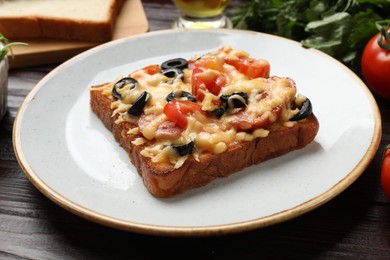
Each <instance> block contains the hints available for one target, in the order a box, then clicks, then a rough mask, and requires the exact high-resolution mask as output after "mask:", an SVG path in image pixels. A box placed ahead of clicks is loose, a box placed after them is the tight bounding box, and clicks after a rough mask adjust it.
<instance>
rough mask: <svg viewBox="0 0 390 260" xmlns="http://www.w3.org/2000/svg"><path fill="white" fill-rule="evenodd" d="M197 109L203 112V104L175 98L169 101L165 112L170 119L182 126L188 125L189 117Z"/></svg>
mask: <svg viewBox="0 0 390 260" xmlns="http://www.w3.org/2000/svg"><path fill="white" fill-rule="evenodd" d="M195 111H199V112H202V105H201V104H199V103H195V102H191V101H186V100H174V101H171V102H169V103H167V104H166V105H165V107H164V114H165V115H166V116H167V117H168V119H169V121H171V122H174V123H175V124H176V125H177V126H179V127H181V128H186V127H187V122H188V120H187V117H188V115H190V114H192V113H194V112H195Z"/></svg>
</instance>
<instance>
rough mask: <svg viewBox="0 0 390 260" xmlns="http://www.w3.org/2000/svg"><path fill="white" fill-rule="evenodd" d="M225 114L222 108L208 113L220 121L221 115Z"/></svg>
mask: <svg viewBox="0 0 390 260" xmlns="http://www.w3.org/2000/svg"><path fill="white" fill-rule="evenodd" d="M225 112H226V109H225V108H224V107H218V108H216V109H214V110H213V111H211V112H210V113H211V114H212V115H213V116H215V117H216V118H218V119H220V118H221V117H222V116H223V114H225Z"/></svg>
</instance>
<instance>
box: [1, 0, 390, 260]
mask: <svg viewBox="0 0 390 260" xmlns="http://www.w3.org/2000/svg"><path fill="white" fill-rule="evenodd" d="M239 2H240V1H233V4H236V3H239ZM143 4H144V8H145V11H146V15H147V17H148V19H149V24H150V27H151V30H161V29H167V28H169V27H170V26H171V24H172V21H173V19H174V18H175V17H176V15H177V13H175V12H174V11H172V10H174V9H173V7H172V4H171V2H170V1H168V0H167V1H158V0H155V1H152V0H144V1H143ZM53 68H54V67H52V66H47V67H31V68H24V69H14V70H11V71H10V78H9V97H8V106H9V108H8V113H7V114H6V116H5V117H4V118H3V120H2V121H1V122H0V259H151V258H159V259H161V258H163V259H164V258H179V257H181V258H183V259H186V258H188V256H191V257H192V258H199V259H205V258H218V259H224V258H227V259H235V258H236V259H352V258H356V259H390V202H389V201H388V200H387V199H386V198H385V196H384V194H383V192H382V190H381V187H380V176H379V173H380V163H381V156H382V153H383V150H384V147H385V145H386V144H388V143H390V104H389V103H387V102H384V101H382V100H380V99H377V101H378V105H379V108H380V111H381V116H382V121H383V135H382V141H381V145H380V148H379V150H378V152H377V154H376V156H375V157H374V159H373V161H372V162H371V164H370V165H369V166H368V168H367V169H366V171H365V172H364V173H363V174H362V176H361V177H360V178H359V179H358V180H357V181H356V182H355V183H354V184H353V185H351V186H350V187H349V188H348V189H347V190H346V191H344V192H343V193H342V194H340V195H339V196H337V197H336V198H335V199H333V200H331V201H330V202H328V203H327V204H325V205H324V206H322V207H320V208H318V209H316V210H314V211H312V212H310V213H307V214H305V215H303V216H301V217H299V218H296V219H293V220H290V221H288V222H285V223H281V224H278V225H275V226H271V227H268V228H265V229H259V230H253V231H250V232H245V233H240V234H235V235H229V236H220V237H206V238H197V237H193V238H180V237H176V238H175V237H156V236H146V235H140V234H134V233H131V232H124V231H119V230H115V229H110V228H106V227H104V226H100V225H97V224H94V223H92V222H89V221H87V220H84V219H82V218H79V217H77V216H75V215H73V214H71V213H69V212H67V211H66V210H64V209H62V208H61V207H59V206H57V205H56V204H54V203H53V202H51V201H50V200H49V199H47V198H46V197H45V196H43V195H42V194H41V193H40V192H39V191H38V190H37V189H36V188H35V187H34V186H33V185H32V184H31V183H30V182H29V180H28V179H27V178H26V176H25V175H24V173H23V171H22V169H21V168H20V167H19V165H18V163H17V161H16V159H15V155H14V152H13V147H12V126H13V121H14V119H15V116H16V112H17V109H18V107H19V106H20V104H21V102H23V99H24V97H25V96H26V95H27V93H28V92H29V91H30V90H31V89H32V88H33V87H34V85H35V84H36V83H37V82H38V81H39V80H40V79H41V78H42V77H44V75H46V74H47V73H48V72H49V71H50V70H51V69H53ZM37 149H39V148H37Z"/></svg>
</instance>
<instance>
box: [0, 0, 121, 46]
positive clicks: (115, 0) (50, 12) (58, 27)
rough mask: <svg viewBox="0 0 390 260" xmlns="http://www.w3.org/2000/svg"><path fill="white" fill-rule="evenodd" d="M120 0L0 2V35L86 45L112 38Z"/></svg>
mask: <svg viewBox="0 0 390 260" xmlns="http://www.w3.org/2000/svg"><path fill="white" fill-rule="evenodd" d="M123 3H124V0H83V1H78V0H50V1H48V0H34V1H30V0H19V1H0V32H1V33H2V34H3V35H5V36H6V37H7V38H12V39H27V38H55V39H65V40H80V41H89V42H105V41H109V40H111V39H112V35H113V31H114V24H115V21H116V17H117V15H118V13H119V11H120V9H121V7H122V5H123Z"/></svg>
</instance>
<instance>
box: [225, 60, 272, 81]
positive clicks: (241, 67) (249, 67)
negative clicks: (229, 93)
mask: <svg viewBox="0 0 390 260" xmlns="http://www.w3.org/2000/svg"><path fill="white" fill-rule="evenodd" d="M226 63H227V64H230V65H232V66H234V67H235V68H236V69H237V70H238V71H239V72H241V73H242V74H244V75H245V76H247V77H248V78H249V79H255V78H268V77H269V73H270V64H269V62H267V61H265V60H256V59H253V58H248V57H243V58H239V59H236V60H226Z"/></svg>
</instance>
